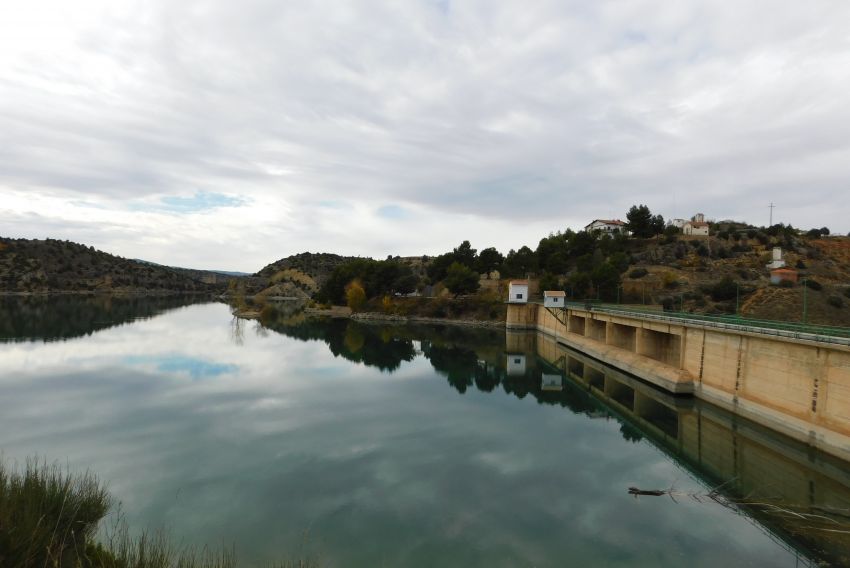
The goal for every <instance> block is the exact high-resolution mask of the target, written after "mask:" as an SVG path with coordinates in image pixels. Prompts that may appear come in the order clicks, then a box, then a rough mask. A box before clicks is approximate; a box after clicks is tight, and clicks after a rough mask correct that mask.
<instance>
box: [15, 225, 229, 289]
mask: <svg viewBox="0 0 850 568" xmlns="http://www.w3.org/2000/svg"><path fill="white" fill-rule="evenodd" d="M225 285H226V283H224V282H222V283H221V285H218V286H217V285H214V284H212V283H205V282H202V281H201V280H199V279H195V278H192V277H191V276H189V275H188V274H186V273H181V272H180V271H178V270H175V269H172V268H168V267H164V266H158V265H154V264H150V263H144V262H139V261H135V260H128V259H126V258H121V257H118V256H115V255H111V254H108V253H105V252H102V251H99V250H95V249H94V247H87V246H85V245H81V244H77V243H72V242H69V241H59V240H54V239H46V240H29V239H7V238H0V293H5V294H21V293H24V294H26V293H30V294H44V293H56V292H60V293H68V292H73V293H117V294H172V293H197V292H213V291H215V290H217V289H223V286H225Z"/></svg>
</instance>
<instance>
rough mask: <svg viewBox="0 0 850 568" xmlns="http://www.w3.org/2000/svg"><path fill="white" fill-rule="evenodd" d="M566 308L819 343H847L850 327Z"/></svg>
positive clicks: (612, 306)
mask: <svg viewBox="0 0 850 568" xmlns="http://www.w3.org/2000/svg"><path fill="white" fill-rule="evenodd" d="M554 309H557V308H554ZM565 309H578V310H587V311H595V312H601V313H606V314H612V315H623V316H628V317H633V318H640V319H646V320H650V321H663V322H668V323H674V324H677V325H696V326H704V327H714V328H717V329H728V330H734V331H743V332H746V333H760V334H765V335H774V336H777V337H788V338H790V339H802V340H805V341H817V342H820V343H834V344H837V345H850V328H847V327H834V326H819V325H810V324H804V323H797V322H784V321H778V320H761V319H748V318H745V317H743V316H736V315H729V316H709V315H703V314H694V313H690V312H668V311H664V312H661V311H656V310H651V309H648V308H639V307H632V306H621V305H617V304H600V303H580V302H567V305H566V306H565Z"/></svg>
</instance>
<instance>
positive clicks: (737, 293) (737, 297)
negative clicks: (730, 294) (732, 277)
mask: <svg viewBox="0 0 850 568" xmlns="http://www.w3.org/2000/svg"><path fill="white" fill-rule="evenodd" d="M740 302H741V288H740V286H738V283H737V282H735V316H736V317H741V311H740V309H739V307H738V306H739V305H740Z"/></svg>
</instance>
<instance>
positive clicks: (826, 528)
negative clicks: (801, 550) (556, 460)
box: [628, 478, 850, 538]
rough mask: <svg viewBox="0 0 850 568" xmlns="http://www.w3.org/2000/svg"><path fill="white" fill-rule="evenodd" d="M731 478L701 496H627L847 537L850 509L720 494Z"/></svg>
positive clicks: (672, 492) (635, 490) (657, 492)
mask: <svg viewBox="0 0 850 568" xmlns="http://www.w3.org/2000/svg"><path fill="white" fill-rule="evenodd" d="M735 479H736V478H732V479H730V480H728V481H726V482H724V483H722V484H720V485H718V486H717V487H714V488H713V489H711V491H708V492H705V493H689V492H683V491H677V490H676V489H675V487H674V486H671V487H670V488H669V489H640V488H639V487H629V488H628V493H629V495H633V496H634V498H635V499H637V498H638V497H639V496H641V495H644V496H648V497H661V496H664V495H667V496H668V497H670V499H672V500H673V501H675V502H676V503H678V501H676V497H680V498H681V497H685V498H689V499H691V500H693V501H696V502H697V503H716V504H718V505H720V506H722V507H725V508H727V509H730V510H732V511H734V512H735V513H736V514H739V515H740V514H745V513H744V509H750V510H758V511H760V512H761V513H762V514H767V515H771V516H775V517H777V518H785V519H793V520H794V521H795V523H796V525H795V526H788V527H786V529H788V530H790V531H791V532H792V533H795V532H806V531H820V532H827V533H834V534H836V537H837V538H840V536H839V535H850V509H841V508H832V507H822V506H821V507H817V506H804V505H794V504H790V503H785V502H784V501H783V500H782V499H781V498H780V497H778V496H777V497H767V498H760V499H757V498H755V497H754V495H753V494H752V493H751V494H749V495H744V496H740V497H734V496H731V495H724V494H723V493H722V492H721V491H720V490H721V488H723V487H724V486H726V485H728V484H730V483H732V482H733V481H734V480H735Z"/></svg>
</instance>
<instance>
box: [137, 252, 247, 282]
mask: <svg viewBox="0 0 850 568" xmlns="http://www.w3.org/2000/svg"><path fill="white" fill-rule="evenodd" d="M133 260H135V261H136V262H140V263H142V264H147V265H150V266H158V267H160V268H167V269H168V270H174V271H175V272H178V273H181V274H185V275H186V276H188V277H189V278H192V279H193V280H199V281H201V282H206V283H207V284H226V283H227V282H229V281H230V280H231V279H233V278H244V277H246V276H250V275H251V274H250V273H249V272H234V271H229V270H200V269H197V268H183V267H181V266H167V265H165V264H158V263H156V262H151V261H150V260H143V259H141V258H135V259H133Z"/></svg>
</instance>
